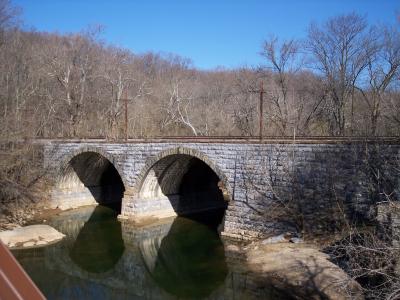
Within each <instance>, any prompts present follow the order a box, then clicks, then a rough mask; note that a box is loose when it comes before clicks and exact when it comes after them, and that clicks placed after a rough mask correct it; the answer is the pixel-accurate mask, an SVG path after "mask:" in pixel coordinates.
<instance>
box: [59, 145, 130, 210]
mask: <svg viewBox="0 0 400 300" xmlns="http://www.w3.org/2000/svg"><path fill="white" fill-rule="evenodd" d="M124 191H125V187H124V184H123V181H122V179H121V176H120V175H119V173H118V171H117V169H116V168H115V167H114V165H113V164H112V163H111V162H110V161H109V160H108V159H107V158H105V157H104V156H103V155H101V154H99V153H97V152H83V153H80V154H78V155H76V156H74V157H73V158H72V159H71V160H70V161H69V162H68V164H67V165H66V167H65V168H64V170H63V172H62V174H61V176H60V178H59V179H58V181H57V184H56V187H55V189H54V191H53V195H52V202H53V206H57V207H59V208H61V209H68V208H76V207H79V206H84V205H90V204H96V203H97V204H101V205H105V206H108V207H111V208H113V209H114V210H116V211H117V212H120V211H121V203H122V198H123V195H124Z"/></svg>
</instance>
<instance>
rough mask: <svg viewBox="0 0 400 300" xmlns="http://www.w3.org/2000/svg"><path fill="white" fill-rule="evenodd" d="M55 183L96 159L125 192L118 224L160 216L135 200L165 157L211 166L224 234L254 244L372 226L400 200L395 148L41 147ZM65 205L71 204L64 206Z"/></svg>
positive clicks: (386, 145) (399, 153) (398, 158)
mask: <svg viewBox="0 0 400 300" xmlns="http://www.w3.org/2000/svg"><path fill="white" fill-rule="evenodd" d="M44 150H45V156H44V157H45V164H46V165H47V166H49V167H50V169H51V170H53V174H54V176H53V177H54V178H57V174H59V173H60V170H61V169H62V168H65V166H66V165H67V164H68V162H69V161H70V160H71V159H72V158H73V157H74V156H76V155H78V154H79V153H83V152H88V151H91V152H97V153H99V154H101V155H103V156H104V157H106V158H107V159H108V160H109V161H110V162H111V163H112V164H113V165H114V166H115V168H116V169H117V171H118V172H119V174H120V175H121V178H122V180H123V183H124V186H125V194H124V199H123V203H122V212H121V216H122V217H125V218H136V217H140V216H141V215H146V214H149V213H151V211H155V212H156V211H157V207H156V203H155V202H156V201H155V202H152V200H151V199H145V200H143V199H140V197H139V192H140V187H141V184H142V182H143V181H144V179H145V177H146V176H147V173H148V172H149V170H150V168H151V167H152V166H153V165H154V164H155V163H156V162H157V161H159V160H160V159H162V158H164V157H166V156H168V155H179V154H187V155H191V156H194V157H197V158H199V159H201V160H202V161H204V162H205V163H206V164H208V165H209V166H210V167H211V168H212V169H213V170H214V172H215V173H216V174H217V175H218V176H219V178H220V179H221V181H222V182H223V184H224V186H225V189H226V190H227V192H228V194H229V198H230V201H229V204H228V208H227V210H226V214H225V218H224V231H223V234H225V235H228V236H232V237H237V238H256V237H265V236H268V235H271V234H272V233H274V232H277V231H284V230H288V228H292V229H294V230H298V231H300V230H303V231H305V232H325V231H326V230H335V228H336V227H339V226H340V225H341V224H342V223H343V222H345V221H351V222H353V221H356V220H370V219H372V218H374V214H375V209H376V208H375V206H374V204H375V203H376V202H379V201H380V200H382V198H383V197H385V195H389V194H390V197H392V199H394V200H398V199H400V176H399V172H400V171H399V165H400V164H399V161H400V145H398V144H396V143H392V144H390V143H381V144H373V143H368V144H364V143H354V144H351V143H347V144H346V143H331V144H323V143H315V144H272V143H266V144H234V143H215V144H207V143H179V142H171V143H135V144H134V143H127V144H122V143H121V144H118V143H92V142H91V143H84V142H81V143H55V142H53V143H52V142H48V143H46V144H44ZM66 201H73V200H71V199H66Z"/></svg>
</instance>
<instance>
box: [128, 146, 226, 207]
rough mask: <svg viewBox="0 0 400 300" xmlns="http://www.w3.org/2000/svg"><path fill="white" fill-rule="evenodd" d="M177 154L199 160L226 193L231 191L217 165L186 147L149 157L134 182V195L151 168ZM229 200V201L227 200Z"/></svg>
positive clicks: (171, 149)
mask: <svg viewBox="0 0 400 300" xmlns="http://www.w3.org/2000/svg"><path fill="white" fill-rule="evenodd" d="M178 154H184V155H189V156H192V157H194V158H197V159H199V160H201V161H202V162H204V163H205V164H206V165H207V166H209V167H210V168H211V169H212V170H213V171H214V172H215V174H217V176H218V177H219V179H220V180H221V182H222V183H223V185H224V188H225V189H226V191H227V192H229V191H231V188H230V185H229V182H228V178H227V177H226V175H225V174H224V172H222V170H221V169H220V168H219V167H218V166H217V164H215V163H214V162H213V161H212V160H211V159H210V158H209V157H208V156H207V155H206V154H204V153H203V152H201V151H199V150H196V149H192V148H187V147H176V148H170V149H167V150H164V151H161V152H159V153H157V154H156V155H154V156H152V157H150V158H149V159H148V160H147V161H146V164H145V165H144V167H143V168H142V170H141V172H140V173H139V175H138V176H137V179H136V181H135V184H134V186H133V189H134V191H135V192H136V193H139V192H140V189H141V187H142V185H143V183H144V181H145V180H146V176H147V174H148V173H149V171H150V170H151V168H152V167H153V166H154V165H155V164H156V163H157V162H158V161H160V160H161V159H163V158H165V157H167V156H170V155H178ZM229 200H230V199H229Z"/></svg>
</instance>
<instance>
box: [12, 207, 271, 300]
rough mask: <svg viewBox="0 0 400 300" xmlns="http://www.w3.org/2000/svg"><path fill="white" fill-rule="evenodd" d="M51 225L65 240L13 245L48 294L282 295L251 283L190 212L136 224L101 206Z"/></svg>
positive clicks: (92, 296)
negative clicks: (22, 247) (39, 245)
mask: <svg viewBox="0 0 400 300" xmlns="http://www.w3.org/2000/svg"><path fill="white" fill-rule="evenodd" d="M200 219H201V218H200ZM52 225H53V226H54V227H55V228H57V229H58V230H60V231H62V232H63V233H65V234H66V235H67V238H66V239H65V240H64V241H62V242H61V243H59V244H56V245H53V246H50V247H48V248H43V249H36V250H23V251H16V252H15V255H16V257H17V259H18V260H19V261H20V262H21V264H22V265H23V266H24V268H25V269H26V270H27V272H28V274H29V275H30V276H31V277H32V279H33V280H34V281H35V283H36V284H37V285H38V286H39V288H40V289H41V290H42V291H43V293H44V294H45V295H46V297H47V298H48V299H124V298H125V299H127V298H129V299H132V298H134V299H135V298H136V299H137V298H145V299H177V298H179V299H182V298H183V299H193V298H195V299H199V298H207V299H220V298H225V299H231V298H232V297H234V296H235V295H236V298H237V299H243V298H246V299H248V298H259V297H260V292H261V293H262V297H263V298H264V299H266V298H268V297H269V296H268V295H270V294H271V293H273V295H274V297H275V296H276V294H275V291H265V290H263V291H260V290H259V289H256V290H254V287H253V289H249V288H248V286H247V283H251V280H249V278H248V274H247V272H246V271H245V270H242V267H239V268H238V266H240V265H241V262H240V261H238V260H236V262H237V264H235V260H233V261H232V260H231V261H230V260H229V258H228V257H225V251H224V245H223V243H222V241H221V240H220V238H219V236H218V233H217V231H216V230H215V229H212V228H211V227H210V226H207V225H204V224H202V223H201V222H198V221H194V220H192V219H189V218H183V217H177V218H175V219H173V218H171V219H166V220H163V221H161V222H160V223H154V224H151V225H147V226H145V227H136V226H134V225H133V224H132V223H128V222H123V223H120V222H119V221H118V220H117V219H116V213H115V212H114V211H113V210H111V209H110V208H107V207H104V206H97V207H84V208H80V209H77V210H73V211H69V212H64V213H62V214H61V215H60V216H58V217H56V218H54V219H53V220H52ZM250 286H251V284H250ZM271 299H273V297H271Z"/></svg>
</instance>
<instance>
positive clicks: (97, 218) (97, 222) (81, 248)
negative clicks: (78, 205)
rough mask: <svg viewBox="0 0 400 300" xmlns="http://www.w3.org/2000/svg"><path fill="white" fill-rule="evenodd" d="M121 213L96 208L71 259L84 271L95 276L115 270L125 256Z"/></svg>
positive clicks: (71, 252)
mask: <svg viewBox="0 0 400 300" xmlns="http://www.w3.org/2000/svg"><path fill="white" fill-rule="evenodd" d="M116 217H117V213H116V212H115V211H114V210H112V209H110V208H107V207H104V206H100V205H99V206H96V208H95V209H94V211H93V213H92V214H91V216H90V218H89V220H88V221H87V222H86V223H85V225H83V227H82V229H81V230H80V232H79V234H78V236H77V238H76V240H75V242H74V244H73V246H72V248H71V249H70V251H69V256H70V258H71V259H72V261H73V262H74V263H75V264H76V265H78V266H79V267H80V268H82V269H84V270H86V271H88V272H91V273H102V272H106V271H109V270H111V269H112V268H113V267H114V266H115V264H116V263H117V262H118V260H119V259H120V258H121V256H122V254H123V253H124V250H125V246H124V241H123V239H122V229H121V223H120V222H118V220H117V218H116Z"/></svg>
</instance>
